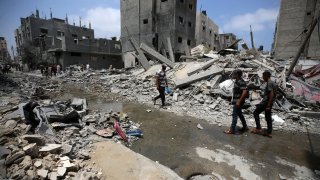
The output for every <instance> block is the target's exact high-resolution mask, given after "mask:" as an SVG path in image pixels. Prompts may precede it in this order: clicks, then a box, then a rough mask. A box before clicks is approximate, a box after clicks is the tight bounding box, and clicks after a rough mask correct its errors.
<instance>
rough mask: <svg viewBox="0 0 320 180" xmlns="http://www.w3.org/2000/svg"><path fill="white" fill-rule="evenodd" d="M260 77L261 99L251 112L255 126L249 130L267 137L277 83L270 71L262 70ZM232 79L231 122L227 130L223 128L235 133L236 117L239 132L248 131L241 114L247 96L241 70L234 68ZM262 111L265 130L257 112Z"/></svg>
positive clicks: (229, 132) (227, 132)
mask: <svg viewBox="0 0 320 180" xmlns="http://www.w3.org/2000/svg"><path fill="white" fill-rule="evenodd" d="M262 78H263V81H264V83H263V84H262V85H261V87H259V89H260V90H261V91H262V100H261V101H260V103H259V104H257V105H256V109H255V110H254V112H253V117H254V119H255V122H256V128H254V129H253V130H252V131H251V132H252V133H254V134H262V135H264V136H267V137H270V138H271V137H272V117H271V116H272V115H271V109H272V106H273V102H274V100H275V97H276V96H275V95H276V92H277V85H276V84H275V83H274V82H273V81H272V80H271V72H269V71H264V72H263V74H262ZM232 79H234V80H235V82H234V88H233V99H232V105H233V112H232V123H231V126H230V128H229V129H228V130H225V131H224V133H226V134H235V133H236V125H237V120H238V117H239V119H240V121H241V123H242V128H241V129H240V132H247V131H249V128H248V125H247V123H246V120H245V118H244V116H243V114H242V108H243V105H244V102H245V99H246V98H247V97H248V87H247V84H246V82H245V81H244V80H243V79H242V71H241V70H236V71H235V72H234V73H233V76H232ZM263 111H264V113H265V119H266V122H267V129H266V131H262V129H261V124H260V117H259V114H260V113H262V112H263Z"/></svg>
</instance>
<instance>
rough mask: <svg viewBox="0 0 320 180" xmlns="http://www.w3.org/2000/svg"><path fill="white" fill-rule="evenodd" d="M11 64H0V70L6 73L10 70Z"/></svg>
mask: <svg viewBox="0 0 320 180" xmlns="http://www.w3.org/2000/svg"><path fill="white" fill-rule="evenodd" d="M10 69H11V65H10V64H0V72H1V73H2V74H8V73H9V72H10Z"/></svg>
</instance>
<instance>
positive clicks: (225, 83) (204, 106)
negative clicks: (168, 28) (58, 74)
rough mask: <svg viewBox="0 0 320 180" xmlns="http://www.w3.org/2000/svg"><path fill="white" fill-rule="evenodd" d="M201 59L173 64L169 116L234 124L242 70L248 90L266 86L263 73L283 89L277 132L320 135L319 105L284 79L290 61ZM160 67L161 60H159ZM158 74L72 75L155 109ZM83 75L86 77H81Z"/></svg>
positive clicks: (250, 104)
mask: <svg viewBox="0 0 320 180" xmlns="http://www.w3.org/2000/svg"><path fill="white" fill-rule="evenodd" d="M199 49H200V48H198V49H197V50H194V51H198V50H199ZM199 54H201V53H196V57H197V61H193V62H179V63H175V66H174V68H170V69H169V70H167V77H168V79H169V81H170V82H169V84H170V88H171V89H174V91H173V92H172V93H171V94H169V95H167V98H166V101H167V104H168V105H169V106H168V108H167V110H166V111H169V112H174V113H176V114H179V115H189V116H193V117H197V118H201V119H205V120H207V121H209V122H211V123H214V124H218V125H219V126H223V125H225V126H227V125H229V123H230V116H231V109H232V108H231V106H230V99H231V96H232V87H233V81H232V80H230V75H231V74H232V72H233V71H234V70H235V69H241V70H242V71H243V72H244V79H245V81H246V82H247V83H248V86H249V87H260V85H261V84H262V83H263V82H262V73H263V72H264V71H265V70H269V71H271V72H272V79H273V80H274V81H275V82H276V83H277V84H278V86H279V88H278V89H279V92H278V93H277V99H276V102H275V104H274V107H273V109H274V110H273V120H274V129H276V130H289V131H303V132H305V131H309V132H313V133H319V132H320V131H319V123H317V121H318V120H317V116H318V115H319V113H317V112H319V109H320V108H319V107H320V106H319V100H317V99H312V98H310V97H308V96H304V97H303V96H299V95H298V94H296V93H295V90H296V89H297V87H295V86H294V85H293V84H294V83H292V82H293V81H296V79H295V77H292V78H291V80H290V81H286V79H285V78H284V69H285V68H286V67H287V62H286V61H275V60H273V59H271V57H269V56H266V55H262V54H260V53H258V52H256V51H255V52H254V53H253V52H251V51H249V52H247V51H244V52H241V53H239V54H233V53H232V54H227V55H224V56H222V55H219V54H216V53H214V52H212V51H211V52H209V53H208V54H205V53H204V52H203V53H202V54H203V55H199ZM253 54H254V55H253ZM155 57H156V56H155ZM153 60H159V59H156V58H155V59H153ZM159 62H162V61H161V60H159ZM160 69H161V65H160V64H157V65H153V66H151V67H150V68H149V69H148V70H144V69H141V68H134V69H129V70H127V71H126V72H125V73H113V72H111V71H109V70H103V71H91V72H86V73H83V72H82V73H79V74H77V75H76V74H74V75H73V78H74V80H75V81H80V82H78V83H86V82H87V83H93V84H94V85H95V86H100V87H102V89H104V91H106V92H109V91H111V93H114V94H120V95H122V96H123V97H125V98H126V99H128V100H131V101H137V102H142V103H146V104H149V105H152V103H153V102H152V101H151V99H152V97H155V96H157V94H158V91H157V89H156V87H155V75H156V73H157V72H158V71H159V70H160ZM79 75H80V76H81V77H82V78H78V77H79ZM76 77H77V78H76ZM83 78H84V79H83ZM80 79H81V80H80ZM260 92H261V90H250V97H249V98H247V100H246V104H245V106H246V108H245V110H244V113H245V117H246V119H247V120H249V125H250V126H252V127H254V126H255V122H254V119H253V115H252V114H253V110H254V108H255V105H256V104H257V103H258V102H259V101H260V100H261V96H260ZM315 92H316V93H319V92H320V91H319V90H316V91H315ZM262 117H263V115H262ZM264 126H266V125H264Z"/></svg>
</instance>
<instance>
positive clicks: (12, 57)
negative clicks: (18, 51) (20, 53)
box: [11, 46, 14, 60]
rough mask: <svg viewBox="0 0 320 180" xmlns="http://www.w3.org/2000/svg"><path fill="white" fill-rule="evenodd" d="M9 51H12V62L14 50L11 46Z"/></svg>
mask: <svg viewBox="0 0 320 180" xmlns="http://www.w3.org/2000/svg"><path fill="white" fill-rule="evenodd" d="M11 51H12V58H13V60H14V48H13V46H11Z"/></svg>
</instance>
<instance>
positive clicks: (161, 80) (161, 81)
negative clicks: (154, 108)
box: [153, 64, 168, 107]
mask: <svg viewBox="0 0 320 180" xmlns="http://www.w3.org/2000/svg"><path fill="white" fill-rule="evenodd" d="M166 68H167V67H166V65H164V64H163V65H162V70H161V71H160V72H159V73H158V74H157V77H156V85H157V89H158V91H159V95H158V96H157V97H155V98H154V99H153V102H154V104H156V101H157V99H159V98H161V102H162V107H164V106H165V100H166V96H165V89H166V87H168V82H167V77H166Z"/></svg>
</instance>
